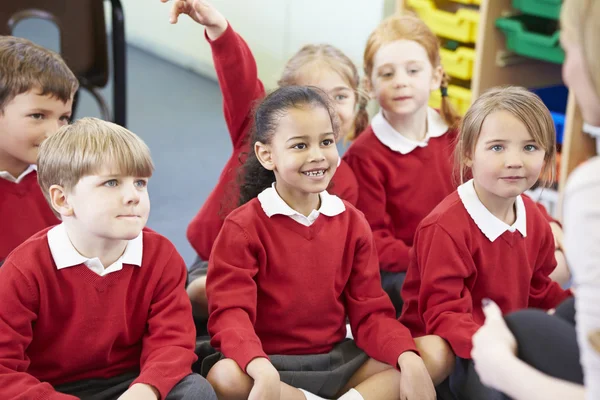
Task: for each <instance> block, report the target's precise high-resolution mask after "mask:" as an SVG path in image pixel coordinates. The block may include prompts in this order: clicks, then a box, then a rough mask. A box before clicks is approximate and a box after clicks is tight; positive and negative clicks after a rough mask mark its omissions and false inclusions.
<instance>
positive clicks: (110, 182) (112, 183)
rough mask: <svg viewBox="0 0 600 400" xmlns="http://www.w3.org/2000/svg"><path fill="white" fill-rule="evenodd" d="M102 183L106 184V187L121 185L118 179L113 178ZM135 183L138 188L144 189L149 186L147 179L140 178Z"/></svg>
mask: <svg viewBox="0 0 600 400" xmlns="http://www.w3.org/2000/svg"><path fill="white" fill-rule="evenodd" d="M102 185H103V186H106V187H117V186H119V181H118V180H116V179H111V180H108V181H106V182H104V183H103V184H102ZM134 185H135V186H136V187H137V188H140V189H143V188H145V187H146V186H148V181H146V180H145V179H138V180H136V181H135V182H134Z"/></svg>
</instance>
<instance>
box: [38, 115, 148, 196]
mask: <svg viewBox="0 0 600 400" xmlns="http://www.w3.org/2000/svg"><path fill="white" fill-rule="evenodd" d="M103 167H108V168H110V169H111V172H114V173H118V174H120V175H126V176H135V177H144V178H147V177H150V176H152V172H153V171H154V164H153V163H152V158H151V157H150V149H148V146H146V144H145V143H144V142H143V141H142V139H140V138H139V137H138V136H137V135H136V134H134V133H133V132H131V131H129V130H127V129H125V128H123V127H122V126H119V125H117V124H113V123H112V122H106V121H103V120H100V119H97V118H82V119H80V120H78V121H76V122H75V123H73V124H71V125H65V126H63V127H62V128H60V129H59V130H58V132H57V133H55V134H53V135H52V136H50V137H49V138H48V139H46V140H45V141H44V142H43V143H42V145H41V146H40V151H39V154H38V159H37V168H38V182H39V184H40V186H41V188H42V191H43V193H44V196H45V197H46V200H48V202H49V203H50V204H52V203H51V201H50V186H52V185H60V186H62V187H63V188H64V189H65V190H66V191H70V190H73V188H74V187H75V185H76V184H77V182H79V180H80V179H81V178H82V177H84V176H86V175H93V174H95V173H98V172H100V170H101V169H102V168H103Z"/></svg>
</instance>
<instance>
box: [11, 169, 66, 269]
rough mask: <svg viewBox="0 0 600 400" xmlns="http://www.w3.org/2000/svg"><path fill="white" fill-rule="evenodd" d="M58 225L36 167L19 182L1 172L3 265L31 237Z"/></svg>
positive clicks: (19, 178) (28, 171) (25, 173)
mask: <svg viewBox="0 0 600 400" xmlns="http://www.w3.org/2000/svg"><path fill="white" fill-rule="evenodd" d="M58 223H60V221H59V220H58V218H57V217H56V216H55V215H54V213H53V212H52V209H51V208H50V205H49V204H48V202H47V201H46V199H45V198H44V195H43V194H42V190H41V189H40V186H39V185H38V181H37V170H36V166H35V165H31V166H30V167H29V168H27V169H26V170H25V171H24V172H23V173H22V174H21V175H20V176H18V177H17V178H15V177H13V176H12V175H11V174H10V173H8V172H6V171H0V264H2V261H3V260H4V259H6V257H7V256H8V254H9V253H10V252H11V251H13V250H14V249H15V248H16V247H17V246H19V245H20V244H21V243H23V242H24V241H25V240H27V239H28V238H29V237H30V236H31V235H33V234H34V233H37V232H39V231H41V230H42V229H44V228H47V227H49V226H52V225H56V224H58Z"/></svg>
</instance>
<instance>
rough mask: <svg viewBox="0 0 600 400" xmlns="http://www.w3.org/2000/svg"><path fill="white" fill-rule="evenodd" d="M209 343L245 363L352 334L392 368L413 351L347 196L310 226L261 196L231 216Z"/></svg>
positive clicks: (317, 347) (222, 238)
mask: <svg viewBox="0 0 600 400" xmlns="http://www.w3.org/2000/svg"><path fill="white" fill-rule="evenodd" d="M207 294H208V300H209V311H210V318H209V320H208V330H209V332H210V334H211V336H212V339H211V344H212V345H213V346H214V347H215V348H217V349H218V350H220V351H221V352H222V353H223V354H224V355H225V356H226V357H227V358H231V359H233V360H235V361H236V362H237V363H238V365H239V366H240V368H242V369H243V370H245V369H246V366H247V365H248V363H249V362H250V361H251V360H253V359H254V358H256V357H266V355H267V354H321V353H326V352H328V351H330V350H331V349H332V348H333V346H334V345H335V344H337V343H339V342H340V341H341V340H343V339H344V337H345V335H346V324H345V322H346V315H347V316H348V317H349V319H350V325H351V327H352V332H353V334H354V339H355V341H356V344H357V346H358V347H360V348H361V349H363V350H364V351H365V352H366V353H367V354H368V355H369V356H370V357H372V358H374V359H377V360H379V361H382V362H386V363H388V364H390V365H393V366H395V365H396V364H397V362H398V357H399V356H400V354H402V353H403V352H405V351H407V350H412V351H415V344H414V342H413V340H412V338H411V335H410V333H409V332H408V330H407V329H406V328H405V327H404V326H402V325H401V324H400V323H399V322H398V321H397V320H396V319H395V316H394V314H395V313H394V308H393V306H392V304H391V302H390V300H389V298H388V297H387V295H386V294H385V292H384V291H383V290H382V289H381V282H380V277H379V268H378V264H377V252H376V250H375V246H374V244H373V238H372V234H371V230H370V229H369V225H368V224H367V222H366V221H365V219H364V217H363V216H362V214H361V213H360V212H359V211H358V210H357V209H355V208H354V207H353V206H352V205H350V203H347V202H346V211H344V212H343V213H341V214H339V215H336V216H334V217H327V216H325V215H323V214H321V215H320V216H319V217H318V218H317V220H316V221H315V222H314V223H313V224H312V225H311V226H310V227H307V226H304V225H301V224H299V223H298V222H296V221H294V220H292V219H291V218H290V217H288V216H285V215H279V214H278V215H273V216H272V217H271V218H269V217H267V215H266V214H265V213H264V211H263V210H262V208H261V205H260V202H259V201H258V199H253V200H252V201H250V202H249V203H247V204H245V205H243V206H242V207H240V208H238V209H237V210H235V211H233V212H232V213H231V214H230V215H229V217H228V218H227V219H226V220H225V224H224V226H223V229H222V230H221V233H220V234H219V236H218V238H217V241H216V242H215V247H214V249H213V252H212V255H211V257H210V264H209V268H208V277H207Z"/></svg>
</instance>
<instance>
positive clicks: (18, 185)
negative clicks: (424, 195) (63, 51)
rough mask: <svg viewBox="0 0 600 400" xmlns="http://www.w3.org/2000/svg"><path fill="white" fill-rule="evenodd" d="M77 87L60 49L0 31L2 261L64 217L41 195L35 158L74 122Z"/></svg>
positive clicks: (76, 82) (0, 216)
mask: <svg viewBox="0 0 600 400" xmlns="http://www.w3.org/2000/svg"><path fill="white" fill-rule="evenodd" d="M78 87H79V83H78V81H77V78H76V77H75V75H73V73H72V72H71V70H70V69H69V67H67V65H66V64H65V62H64V61H63V59H62V58H61V57H60V56H59V55H58V54H56V53H54V52H53V51H50V50H47V49H45V48H43V47H41V46H38V45H36V44H34V43H32V42H30V41H29V40H26V39H21V38H16V37H12V36H0V223H1V227H0V264H2V261H3V260H4V259H5V258H6V256H8V254H9V253H10V252H11V251H12V250H13V249H14V248H15V247H17V246H18V245H19V244H21V243H22V242H24V241H25V240H26V239H27V238H29V237H30V236H31V235H33V234H34V233H36V232H38V231H40V230H41V229H44V228H46V227H48V226H51V225H55V224H57V223H59V222H60V221H59V220H58V219H57V218H56V216H55V215H54V214H53V213H52V210H51V209H50V207H48V204H47V203H46V201H45V200H44V197H43V196H42V192H41V191H40V188H39V186H38V183H37V174H36V167H35V161H36V158H37V155H38V149H39V146H40V144H41V143H42V142H43V141H44V139H46V138H47V137H48V136H49V135H51V134H53V133H55V132H56V131H57V130H58V128H60V127H61V126H63V125H66V124H68V123H69V119H70V118H71V107H72V104H73V95H74V94H75V92H76V91H77V89H78Z"/></svg>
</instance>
